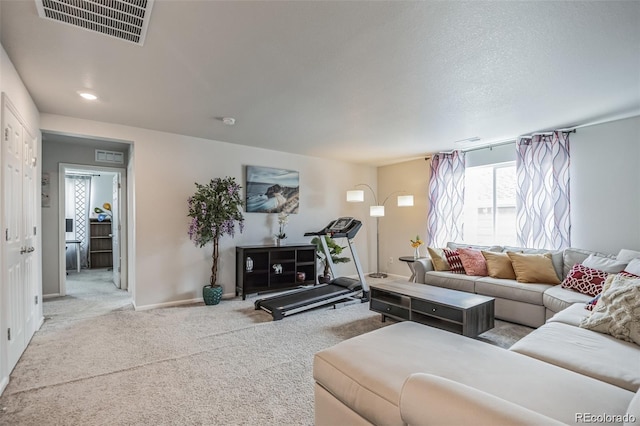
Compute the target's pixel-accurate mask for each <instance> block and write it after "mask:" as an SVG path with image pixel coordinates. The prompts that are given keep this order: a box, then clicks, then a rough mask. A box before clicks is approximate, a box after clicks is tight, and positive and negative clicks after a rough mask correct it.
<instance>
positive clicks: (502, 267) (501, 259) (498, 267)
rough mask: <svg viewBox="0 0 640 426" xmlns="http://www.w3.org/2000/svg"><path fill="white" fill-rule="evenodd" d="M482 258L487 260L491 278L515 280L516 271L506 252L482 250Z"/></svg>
mask: <svg viewBox="0 0 640 426" xmlns="http://www.w3.org/2000/svg"><path fill="white" fill-rule="evenodd" d="M482 255H483V256H484V260H486V261H487V270H488V271H489V276H490V277H491V278H505V279H508V280H515V279H516V273H515V272H514V270H513V266H511V259H509V256H508V255H507V253H494V252H491V251H484V250H483V251H482Z"/></svg>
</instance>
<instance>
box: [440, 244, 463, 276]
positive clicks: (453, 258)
mask: <svg viewBox="0 0 640 426" xmlns="http://www.w3.org/2000/svg"><path fill="white" fill-rule="evenodd" d="M443 251H444V256H445V257H446V258H447V262H449V266H450V267H451V272H453V273H454V274H464V273H465V272H464V266H463V265H462V260H460V254H459V253H458V250H449V249H443Z"/></svg>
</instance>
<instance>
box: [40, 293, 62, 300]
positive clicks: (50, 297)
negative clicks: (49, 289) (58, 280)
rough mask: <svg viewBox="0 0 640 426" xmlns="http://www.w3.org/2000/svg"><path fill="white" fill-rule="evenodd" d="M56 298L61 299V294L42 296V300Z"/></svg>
mask: <svg viewBox="0 0 640 426" xmlns="http://www.w3.org/2000/svg"><path fill="white" fill-rule="evenodd" d="M54 297H60V293H53V294H43V295H42V299H43V300H44V299H53V298H54Z"/></svg>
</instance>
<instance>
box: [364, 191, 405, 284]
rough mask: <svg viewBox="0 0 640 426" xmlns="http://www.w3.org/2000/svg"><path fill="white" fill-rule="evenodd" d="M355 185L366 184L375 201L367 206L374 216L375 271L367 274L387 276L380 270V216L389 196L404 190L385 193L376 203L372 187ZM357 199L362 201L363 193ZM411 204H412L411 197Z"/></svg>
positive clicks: (377, 276)
mask: <svg viewBox="0 0 640 426" xmlns="http://www.w3.org/2000/svg"><path fill="white" fill-rule="evenodd" d="M355 186H356V187H358V186H366V187H367V188H369V191H371V195H373V201H374V202H375V205H374V206H371V207H369V216H374V217H375V218H376V272H373V273H371V274H369V276H370V277H371V278H387V274H385V273H384V272H380V218H381V217H382V216H384V205H385V203H386V202H387V200H388V199H389V197H391V196H392V195H394V194H399V193H404V192H406V191H394V192H392V193H391V194H389V195H387V197H386V198H385V199H384V201H383V202H382V204H378V198H377V197H376V193H375V192H374V190H373V188H371V187H370V186H369V185H367V184H366V183H359V184H357V185H355ZM358 201H364V195H363V196H362V199H360V200H358ZM411 205H413V197H412V201H411Z"/></svg>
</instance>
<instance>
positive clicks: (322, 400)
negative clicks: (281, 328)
mask: <svg viewBox="0 0 640 426" xmlns="http://www.w3.org/2000/svg"><path fill="white" fill-rule="evenodd" d="M587 314H588V311H587V310H586V309H585V308H584V304H576V305H574V306H571V307H570V312H567V313H564V312H561V313H560V314H558V315H556V316H554V317H553V318H552V319H550V320H549V322H548V323H547V324H545V325H543V326H542V327H540V328H539V329H538V330H536V331H534V332H533V333H531V334H530V335H528V336H526V337H525V338H523V339H521V340H520V341H519V342H518V343H517V344H516V345H514V346H513V347H512V348H511V349H510V350H505V349H502V348H499V347H495V346H492V345H489V344H487V343H484V342H481V341H478V340H473V339H469V338H466V337H463V336H460V335H457V334H453V333H449V332H447V331H443V330H439V329H435V328H432V327H428V326H424V325H421V324H417V323H413V322H402V323H397V324H393V325H390V326H388V327H385V328H382V329H379V330H376V331H373V332H370V333H367V334H364V335H361V336H357V337H354V338H352V339H349V340H346V341H344V342H341V343H339V344H338V345H336V346H334V347H331V348H328V349H326V350H323V351H321V352H319V353H317V354H316V356H315V359H314V368H313V374H314V378H315V382H316V383H315V402H316V405H315V420H316V425H336V424H350V425H370V424H377V425H406V424H408V425H417V424H438V425H440V424H492V425H495V424H516V423H517V424H537V425H539V424H560V423H565V424H575V423H586V422H587V421H586V419H587V417H589V416H609V417H607V418H606V419H607V422H608V423H611V424H623V423H625V421H626V422H627V423H628V424H634V423H633V422H634V421H635V422H640V395H639V394H638V387H639V386H640V348H639V347H638V345H635V344H634V343H630V342H625V341H622V340H618V339H615V338H613V337H611V336H607V335H604V334H601V333H597V332H594V331H590V330H586V329H582V328H579V327H577V326H576V325H575V323H576V321H577V320H579V319H580V318H582V317H584V316H585V315H587ZM635 424H637V423H635Z"/></svg>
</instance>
